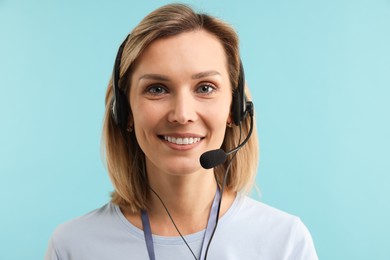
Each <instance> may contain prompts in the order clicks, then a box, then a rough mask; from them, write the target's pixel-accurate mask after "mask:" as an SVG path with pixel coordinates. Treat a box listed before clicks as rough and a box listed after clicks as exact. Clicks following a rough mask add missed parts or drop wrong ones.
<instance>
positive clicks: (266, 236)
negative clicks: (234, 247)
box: [223, 194, 317, 259]
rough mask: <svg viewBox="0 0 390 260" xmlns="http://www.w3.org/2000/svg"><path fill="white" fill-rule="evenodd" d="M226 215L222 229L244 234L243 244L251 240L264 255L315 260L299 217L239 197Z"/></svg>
mask: <svg viewBox="0 0 390 260" xmlns="http://www.w3.org/2000/svg"><path fill="white" fill-rule="evenodd" d="M229 214H230V215H229V216H227V219H226V221H224V222H225V223H224V224H223V225H224V227H225V228H227V229H230V232H231V233H232V234H235V236H237V234H238V236H240V235H239V234H243V235H242V236H243V237H242V240H243V241H248V239H247V238H251V239H250V241H252V243H254V245H253V247H254V248H256V250H260V251H261V252H262V254H263V255H267V256H270V257H271V258H281V259H284V258H283V257H286V256H289V257H291V256H296V257H295V258H294V257H293V258H289V259H317V256H316V253H315V248H314V245H313V241H312V238H311V235H310V232H309V231H308V229H307V228H306V226H305V225H304V224H303V222H302V221H301V219H300V218H299V217H297V216H294V215H292V214H289V213H287V212H284V211H282V210H279V209H277V208H274V207H272V206H269V205H267V204H265V203H263V202H259V201H256V200H254V199H252V198H250V197H248V196H245V195H241V194H239V195H237V198H236V201H235V202H234V204H233V206H232V210H231V212H229ZM275 253H276V255H275ZM305 255H308V256H307V257H305ZM282 256H283V257H282Z"/></svg>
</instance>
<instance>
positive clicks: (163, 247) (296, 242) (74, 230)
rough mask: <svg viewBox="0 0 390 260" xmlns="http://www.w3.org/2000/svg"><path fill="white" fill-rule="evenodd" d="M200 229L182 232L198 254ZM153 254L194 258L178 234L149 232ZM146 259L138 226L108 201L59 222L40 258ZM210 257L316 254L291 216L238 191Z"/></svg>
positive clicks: (236, 259)
mask: <svg viewBox="0 0 390 260" xmlns="http://www.w3.org/2000/svg"><path fill="white" fill-rule="evenodd" d="M204 234H205V231H201V232H198V233H195V234H191V235H187V236H185V239H186V241H187V243H188V244H189V245H190V247H191V249H192V250H193V252H194V253H195V254H196V255H200V250H201V246H202V241H203V236H204ZM153 242H154V250H155V254H156V260H186V259H188V260H190V259H194V258H193V256H192V254H191V252H190V251H189V249H188V248H187V247H186V245H185V244H184V242H183V240H182V239H181V238H180V236H178V237H162V236H156V235H153ZM87 259H88V260H89V259H93V260H149V256H148V251H147V249H146V244H145V239H144V234H143V231H142V230H140V229H139V228H137V227H135V226H134V225H132V224H131V223H130V222H129V221H128V220H127V219H126V218H125V216H124V215H123V214H122V212H121V210H120V209H119V207H118V206H117V205H114V204H112V203H108V204H106V205H105V206H103V207H102V208H100V209H97V210H95V211H92V212H90V213H88V214H87V215H85V216H82V217H80V218H77V219H74V220H72V221H69V222H67V223H65V224H62V225H60V226H59V227H58V228H57V229H56V230H55V232H54V234H53V236H52V238H51V240H50V242H49V247H48V249H47V252H46V256H45V260H87ZM207 259H209V260H252V259H256V260H257V259H266V260H273V259H275V260H276V259H277V260H279V259H280V260H282V259H294V260H295V259H305V260H315V259H318V257H317V255H316V251H315V248H314V245H313V241H312V238H311V236H310V233H309V232H308V230H307V228H306V227H305V225H304V224H303V223H302V222H301V220H300V219H299V218H297V217H295V216H292V215H289V214H287V213H284V212H282V211H280V210H277V209H275V208H272V207H270V206H267V205H265V204H264V203H261V202H258V201H255V200H253V199H251V198H249V197H247V196H244V195H241V194H239V195H237V197H236V199H235V201H234V203H233V204H232V206H231V207H230V209H229V210H228V211H227V212H226V213H225V215H224V216H223V217H222V218H221V219H220V221H219V223H218V228H217V230H216V233H215V235H214V238H213V240H212V242H211V245H210V249H209V252H208V257H207Z"/></svg>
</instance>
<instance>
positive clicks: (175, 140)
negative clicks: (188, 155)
mask: <svg viewBox="0 0 390 260" xmlns="http://www.w3.org/2000/svg"><path fill="white" fill-rule="evenodd" d="M164 140H165V141H168V142H170V143H173V144H180V145H186V144H194V143H197V142H199V141H200V138H199V137H185V138H181V137H171V136H164Z"/></svg>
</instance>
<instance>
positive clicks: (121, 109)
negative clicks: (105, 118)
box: [111, 35, 130, 131]
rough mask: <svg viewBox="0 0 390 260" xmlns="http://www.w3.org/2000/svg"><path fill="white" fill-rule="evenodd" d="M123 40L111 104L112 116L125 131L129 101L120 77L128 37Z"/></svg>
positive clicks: (117, 58) (117, 57)
mask: <svg viewBox="0 0 390 260" xmlns="http://www.w3.org/2000/svg"><path fill="white" fill-rule="evenodd" d="M128 38H129V35H128V36H127V37H126V39H125V40H124V41H123V43H122V44H121V46H120V47H119V50H118V53H117V55H116V58H115V64H114V71H113V78H112V87H113V94H114V97H113V100H112V104H111V117H112V119H113V120H114V122H115V124H116V125H117V126H118V127H119V128H120V129H121V130H122V131H125V130H126V128H127V123H128V122H127V121H128V120H129V112H130V111H129V110H130V106H129V102H128V100H127V97H126V94H125V93H124V92H123V91H122V90H121V89H120V88H119V77H120V68H121V59H122V53H123V48H124V47H125V44H126V42H127V39H128Z"/></svg>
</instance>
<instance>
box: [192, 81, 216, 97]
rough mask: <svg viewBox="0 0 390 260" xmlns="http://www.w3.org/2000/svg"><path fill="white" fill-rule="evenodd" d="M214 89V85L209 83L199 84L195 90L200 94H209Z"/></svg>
mask: <svg viewBox="0 0 390 260" xmlns="http://www.w3.org/2000/svg"><path fill="white" fill-rule="evenodd" d="M215 90H216V87H215V86H214V85H212V84H210V83H205V84H201V85H200V86H199V87H198V88H197V89H196V92H198V93H201V94H206V95H209V94H211V93H213V92H214V91H215Z"/></svg>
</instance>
